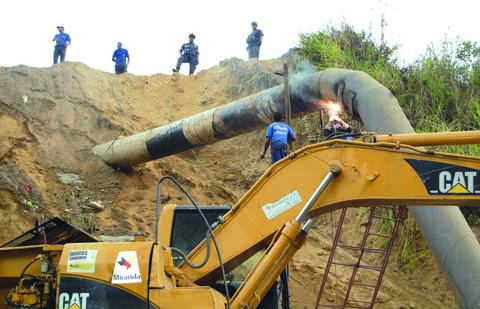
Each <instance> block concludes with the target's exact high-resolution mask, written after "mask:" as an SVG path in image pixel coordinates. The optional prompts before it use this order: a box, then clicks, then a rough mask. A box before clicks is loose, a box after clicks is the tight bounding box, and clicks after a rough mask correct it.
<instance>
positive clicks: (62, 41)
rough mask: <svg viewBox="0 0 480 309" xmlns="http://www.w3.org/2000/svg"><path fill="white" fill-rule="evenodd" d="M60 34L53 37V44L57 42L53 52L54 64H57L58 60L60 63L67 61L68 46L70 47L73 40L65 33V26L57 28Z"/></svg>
mask: <svg viewBox="0 0 480 309" xmlns="http://www.w3.org/2000/svg"><path fill="white" fill-rule="evenodd" d="M57 30H58V33H57V34H56V35H55V36H54V37H53V40H52V42H55V50H54V52H53V64H57V62H58V58H60V62H64V61H65V55H66V54H67V46H68V45H70V43H71V42H72V40H71V39H70V36H69V35H68V34H67V33H65V32H63V31H64V30H65V28H64V27H63V26H57Z"/></svg>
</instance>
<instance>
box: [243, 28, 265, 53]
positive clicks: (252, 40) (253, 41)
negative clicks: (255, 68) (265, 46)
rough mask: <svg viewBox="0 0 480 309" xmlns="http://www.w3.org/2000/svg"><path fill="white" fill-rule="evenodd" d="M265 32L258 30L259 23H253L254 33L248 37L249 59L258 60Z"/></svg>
mask: <svg viewBox="0 0 480 309" xmlns="http://www.w3.org/2000/svg"><path fill="white" fill-rule="evenodd" d="M262 39H263V32H262V30H260V29H257V22H256V21H254V22H252V32H251V33H250V34H249V35H248V37H247V51H248V59H258V56H259V55H260V45H262Z"/></svg>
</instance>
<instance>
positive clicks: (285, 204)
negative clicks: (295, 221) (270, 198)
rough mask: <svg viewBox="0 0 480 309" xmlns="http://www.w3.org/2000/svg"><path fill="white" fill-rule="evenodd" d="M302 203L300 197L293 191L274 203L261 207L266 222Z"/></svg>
mask: <svg viewBox="0 0 480 309" xmlns="http://www.w3.org/2000/svg"><path fill="white" fill-rule="evenodd" d="M301 202H302V197H301V196H300V194H299V193H298V191H293V192H290V193H288V194H287V195H285V196H284V197H282V198H281V199H279V200H278V201H276V202H275V203H271V204H266V205H264V206H263V207H262V209H263V212H264V213H265V216H266V217H267V219H268V220H272V219H273V218H275V217H277V216H279V215H280V214H282V213H284V212H285V211H287V210H289V209H290V208H292V207H294V206H296V205H298V204H300V203H301Z"/></svg>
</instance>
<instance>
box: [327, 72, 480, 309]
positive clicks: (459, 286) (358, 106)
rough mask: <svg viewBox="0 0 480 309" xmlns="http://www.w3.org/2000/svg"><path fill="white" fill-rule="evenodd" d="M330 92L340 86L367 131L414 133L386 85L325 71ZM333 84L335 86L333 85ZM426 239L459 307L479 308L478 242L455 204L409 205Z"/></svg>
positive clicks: (479, 265) (345, 99) (348, 103)
mask: <svg viewBox="0 0 480 309" xmlns="http://www.w3.org/2000/svg"><path fill="white" fill-rule="evenodd" d="M324 78H325V79H326V80H329V84H330V87H331V91H332V92H334V91H335V89H338V88H340V85H345V86H342V87H343V89H344V90H343V93H342V94H340V95H339V98H343V100H342V102H343V104H344V105H346V107H347V110H348V111H350V113H352V114H353V115H356V117H357V119H360V120H361V121H362V122H363V123H364V124H365V126H366V127H367V129H368V130H369V131H376V132H377V133H379V134H387V133H414V130H413V128H412V126H411V125H410V122H409V121H408V120H407V118H406V117H405V114H404V113H403V111H402V110H401V108H400V106H399V104H398V102H397V100H396V99H395V98H394V97H393V95H392V94H391V93H390V91H388V90H387V89H386V88H385V90H380V89H379V88H378V87H376V86H372V87H371V88H369V87H365V88H363V87H362V88H358V87H356V85H359V84H361V85H364V83H363V82H359V81H360V80H363V79H366V78H369V77H366V76H365V75H364V74H362V73H358V72H356V73H352V72H347V71H343V70H342V71H338V70H336V71H328V72H326V71H325V74H324ZM336 85H337V86H336ZM409 209H410V211H411V213H412V215H413V217H414V218H415V221H416V222H417V224H418V226H419V227H420V230H421V231H422V234H423V236H424V237H425V240H426V242H427V243H428V245H429V247H430V249H431V251H432V253H433V255H434V256H435V258H436V260H437V262H438V264H439V265H440V267H441V269H442V270H443V272H444V273H445V275H446V276H447V280H448V282H449V284H450V286H451V287H452V289H453V291H454V293H455V295H456V296H457V299H458V300H459V302H460V304H461V306H462V308H480V245H479V243H478V240H477V239H476V237H475V235H474V234H473V232H472V230H471V229H470V227H469V226H468V224H467V222H466V221H465V218H464V217H463V215H462V213H461V212H460V210H459V209H458V207H454V206H451V207H443V206H442V207H440V206H432V207H414V206H412V207H409Z"/></svg>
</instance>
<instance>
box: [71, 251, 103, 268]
mask: <svg viewBox="0 0 480 309" xmlns="http://www.w3.org/2000/svg"><path fill="white" fill-rule="evenodd" d="M96 261H97V250H71V251H70V253H69V254H68V261H67V272H69V273H94V272H95V263H96Z"/></svg>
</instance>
